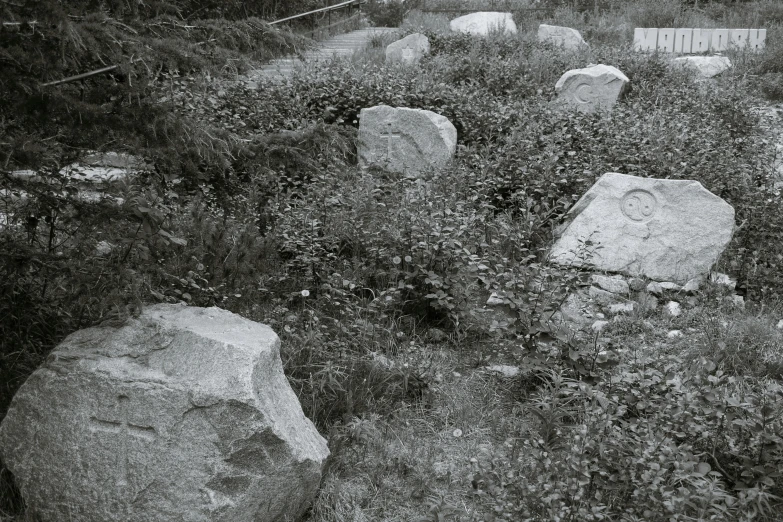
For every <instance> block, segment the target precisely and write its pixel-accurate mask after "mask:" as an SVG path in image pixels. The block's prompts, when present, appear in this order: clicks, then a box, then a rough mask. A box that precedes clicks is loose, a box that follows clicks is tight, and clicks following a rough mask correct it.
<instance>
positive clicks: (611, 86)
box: [555, 65, 630, 112]
mask: <svg viewBox="0 0 783 522" xmlns="http://www.w3.org/2000/svg"><path fill="white" fill-rule="evenodd" d="M629 84H630V80H629V79H628V77H627V76H626V75H624V74H623V73H622V72H621V71H620V70H619V69H617V68H616V67H612V66H611V65H593V66H592V67H586V68H584V69H572V70H570V71H568V72H566V73H565V74H564V75H563V76H561V77H560V79H559V80H558V81H557V83H556V84H555V92H557V93H558V103H559V104H563V105H565V106H568V107H574V108H576V109H578V110H580V111H582V112H595V111H601V110H611V108H612V107H613V106H614V104H615V103H617V100H618V99H620V97H621V96H622V95H623V94H625V92H627V90H628V86H629Z"/></svg>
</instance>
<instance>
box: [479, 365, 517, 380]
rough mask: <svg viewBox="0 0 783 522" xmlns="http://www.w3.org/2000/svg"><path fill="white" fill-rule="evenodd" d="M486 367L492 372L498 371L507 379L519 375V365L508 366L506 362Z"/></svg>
mask: <svg viewBox="0 0 783 522" xmlns="http://www.w3.org/2000/svg"><path fill="white" fill-rule="evenodd" d="M486 369H487V371H490V372H493V373H499V374H500V375H502V376H503V377H508V378H509V379H511V378H513V377H516V376H517V375H519V367H517V366H510V365H508V364H495V365H493V366H487V367H486Z"/></svg>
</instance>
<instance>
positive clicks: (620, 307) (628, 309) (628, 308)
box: [609, 303, 635, 315]
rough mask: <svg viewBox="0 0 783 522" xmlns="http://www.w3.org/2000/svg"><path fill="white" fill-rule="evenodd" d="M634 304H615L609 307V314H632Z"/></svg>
mask: <svg viewBox="0 0 783 522" xmlns="http://www.w3.org/2000/svg"><path fill="white" fill-rule="evenodd" d="M634 304H635V303H617V304H613V305H611V306H610V307H609V312H610V313H612V314H615V315H616V314H630V313H632V312H633V309H634Z"/></svg>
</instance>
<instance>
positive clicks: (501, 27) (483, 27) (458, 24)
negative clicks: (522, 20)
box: [449, 11, 517, 36]
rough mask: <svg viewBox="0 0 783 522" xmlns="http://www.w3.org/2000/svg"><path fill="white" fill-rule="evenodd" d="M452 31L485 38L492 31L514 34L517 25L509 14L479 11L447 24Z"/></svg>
mask: <svg viewBox="0 0 783 522" xmlns="http://www.w3.org/2000/svg"><path fill="white" fill-rule="evenodd" d="M449 26H450V27H451V30H452V31H456V32H460V33H468V34H475V35H479V36H486V35H488V34H489V33H491V32H493V31H498V32H501V33H506V32H507V33H512V34H516V32H517V24H515V23H514V17H513V16H512V15H511V13H499V12H494V11H480V12H478V13H470V14H467V15H465V16H460V17H458V18H455V19H454V20H452V21H451V22H450V23H449Z"/></svg>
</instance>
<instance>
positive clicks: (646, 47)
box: [633, 27, 767, 54]
mask: <svg viewBox="0 0 783 522" xmlns="http://www.w3.org/2000/svg"><path fill="white" fill-rule="evenodd" d="M766 40H767V30H766V29H693V28H656V27H637V28H636V29H634V35H633V46H634V49H636V50H637V51H656V50H657V51H661V52H669V53H671V52H675V53H683V54H690V53H693V54H696V53H705V52H721V51H726V50H728V49H730V48H733V49H750V50H753V51H760V50H763V49H764V46H765V45H766Z"/></svg>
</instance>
